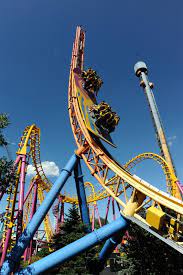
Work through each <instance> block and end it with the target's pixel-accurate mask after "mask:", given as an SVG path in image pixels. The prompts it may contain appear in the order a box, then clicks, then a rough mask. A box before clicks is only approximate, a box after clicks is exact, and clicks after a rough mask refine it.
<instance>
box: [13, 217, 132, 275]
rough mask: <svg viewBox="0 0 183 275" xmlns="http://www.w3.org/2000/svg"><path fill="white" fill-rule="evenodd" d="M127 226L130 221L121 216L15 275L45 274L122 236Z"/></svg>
mask: <svg viewBox="0 0 183 275" xmlns="http://www.w3.org/2000/svg"><path fill="white" fill-rule="evenodd" d="M127 226H128V221H127V220H126V219H125V218H123V217H122V216H121V217H120V218H118V219H117V220H115V221H113V222H112V223H110V224H107V225H104V226H103V227H101V228H99V229H98V230H94V231H93V232H92V233H89V234H88V235H86V236H84V237H82V238H81V239H79V240H77V241H75V242H73V243H70V244H68V245H67V246H65V247H63V248H61V249H59V250H58V251H56V252H53V253H51V254H50V255H48V256H46V257H44V258H42V259H41V260H39V261H37V262H34V263H32V264H31V265H29V266H28V267H27V268H25V269H23V270H21V271H19V272H17V273H15V275H36V274H40V273H42V272H45V271H47V270H49V269H51V268H54V267H55V266H57V265H60V264H63V263H64V262H66V261H68V260H70V259H72V258H73V257H75V256H77V255H78V254H80V253H82V252H84V251H86V250H87V249H89V248H91V247H93V246H95V245H97V244H98V243H100V242H102V241H104V240H106V239H108V238H110V237H111V236H113V235H114V234H115V235H116V234H120V235H121V230H125V229H126V227H127ZM47 274H49V273H47Z"/></svg>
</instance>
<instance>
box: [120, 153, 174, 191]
mask: <svg viewBox="0 0 183 275" xmlns="http://www.w3.org/2000/svg"><path fill="white" fill-rule="evenodd" d="M147 159H152V160H154V161H155V162H157V163H158V164H160V165H161V167H162V170H163V172H164V175H165V177H166V185H167V192H168V193H170V194H172V186H173V183H176V182H177V181H178V179H177V177H176V176H175V174H174V172H173V171H172V170H171V168H170V167H169V165H168V163H167V162H166V161H165V160H164V158H162V157H161V156H159V155H157V154H154V153H151V152H148V153H143V154H140V155H138V156H136V157H134V158H132V159H131V160H129V161H128V162H127V163H125V164H124V165H123V167H124V168H125V170H127V171H129V170H131V169H133V168H134V167H135V166H136V165H137V164H138V163H140V162H142V161H144V160H147Z"/></svg>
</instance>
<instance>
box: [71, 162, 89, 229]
mask: <svg viewBox="0 0 183 275" xmlns="http://www.w3.org/2000/svg"><path fill="white" fill-rule="evenodd" d="M74 177H75V182H76V190H77V195H78V201H79V208H80V213H81V218H82V221H83V223H84V225H85V226H86V229H87V232H91V225H90V217H89V211H88V205H87V201H86V192H85V187H84V181H83V174H82V169H81V162H80V160H79V161H78V163H77V165H76V166H75V168H74Z"/></svg>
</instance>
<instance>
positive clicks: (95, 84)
mask: <svg viewBox="0 0 183 275" xmlns="http://www.w3.org/2000/svg"><path fill="white" fill-rule="evenodd" d="M81 76H82V78H83V80H84V81H85V84H84V88H85V90H88V91H90V92H93V93H94V94H95V95H97V94H98V91H99V89H100V87H101V86H102V84H103V81H102V79H101V78H100V77H99V76H98V75H97V73H96V71H94V70H92V69H91V68H89V69H88V70H87V71H83V72H82V73H81Z"/></svg>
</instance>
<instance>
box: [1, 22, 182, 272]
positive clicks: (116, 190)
mask: <svg viewBox="0 0 183 275" xmlns="http://www.w3.org/2000/svg"><path fill="white" fill-rule="evenodd" d="M84 48H85V32H84V30H83V29H82V28H81V27H77V30H76V38H75V41H74V44H73V51H72V59H71V67H70V78H69V92H68V110H69V116H70V123H71V128H72V132H73V135H74V138H75V141H76V145H77V147H78V148H77V150H76V151H75V153H74V154H73V156H72V157H71V158H70V160H69V162H68V163H67V164H66V166H65V167H64V168H63V169H62V171H61V174H60V176H59V177H58V179H57V180H56V182H55V183H54V184H52V183H51V182H50V181H49V180H48V179H47V177H46V175H45V173H44V171H43V168H42V165H41V160H40V129H39V128H38V127H37V126H36V125H32V126H28V127H27V128H26V129H25V130H24V132H23V135H22V138H21V142H20V144H19V149H18V152H17V159H16V161H15V164H14V169H15V171H16V181H15V183H14V184H12V185H10V187H9V189H8V198H7V207H6V214H5V221H4V230H3V237H2V257H1V265H2V268H1V272H0V274H3V275H4V274H10V273H11V272H15V273H14V274H40V273H41V272H45V271H47V270H48V269H50V268H53V267H55V266H56V265H58V264H61V263H64V262H65V261H67V260H69V259H71V258H72V257H74V256H76V255H78V254H79V253H82V252H84V251H85V250H87V249H89V248H90V247H92V246H95V245H96V244H97V243H100V242H102V241H104V240H106V242H105V244H104V246H103V248H102V250H101V252H100V254H99V260H100V262H101V264H104V263H105V260H106V259H107V257H108V256H109V255H110V253H111V252H112V251H113V250H114V249H115V247H116V246H117V244H118V243H119V242H121V240H122V237H123V235H124V233H125V231H126V229H127V227H128V224H129V223H130V222H131V221H132V222H134V223H136V224H138V225H139V226H141V227H143V228H144V229H146V230H147V231H149V232H150V233H152V234H154V235H155V236H157V237H158V238H159V239H161V240H162V241H164V242H166V243H167V244H168V245H170V246H172V247H173V248H174V249H176V250H178V251H179V252H180V253H182V254H183V223H182V215H183V202H182V197H181V195H182V194H183V188H182V186H181V184H180V182H179V180H178V179H177V176H176V173H175V168H174V165H173V161H172V158H171V155H170V151H169V149H168V145H167V142H166V138H165V134H164V131H163V126H162V123H161V119H160V116H159V112H158V109H157V105H156V103H155V99H154V96H153V92H152V89H151V88H152V84H151V83H150V82H149V81H148V78H147V67H146V65H145V63H144V62H138V63H137V64H136V65H135V73H136V75H137V76H138V77H139V78H140V85H141V86H142V87H143V88H144V91H145V94H146V96H147V99H148V103H149V106H150V110H151V113H152V118H153V123H154V126H155V130H156V133H157V139H158V143H159V146H160V150H161V155H162V156H158V155H156V154H154V153H144V154H141V155H138V156H137V157H135V158H133V159H132V160H131V161H129V162H127V163H126V164H125V165H120V164H119V163H118V162H116V161H115V160H114V158H113V157H112V156H111V154H110V153H109V152H108V151H107V150H106V148H105V147H104V145H103V143H102V142H101V139H102V140H103V141H105V142H108V143H109V144H111V145H114V144H113V142H112V139H111V137H110V135H109V134H106V133H103V132H102V131H100V129H98V128H97V127H96V125H95V121H94V120H93V118H92V117H91V115H90V112H89V110H90V107H91V106H92V104H94V103H95V104H96V102H97V100H96V97H95V95H94V94H92V95H91V93H89V92H88V91H86V90H85V89H84V80H83V79H82V71H83V69H84V68H83V66H84ZM31 158H32V161H33V164H34V167H35V171H36V176H35V177H34V178H33V179H32V180H31V182H30V186H29V189H28V191H27V194H26V196H25V197H24V186H25V176H26V171H27V165H28V164H29V163H30V159H31ZM145 159H153V160H155V161H156V162H158V163H159V164H160V165H161V167H162V169H163V172H164V174H165V176H166V182H167V191H168V193H165V192H163V191H161V190H159V189H157V188H156V187H154V186H152V185H151V184H150V183H148V182H146V181H144V180H142V179H141V178H139V177H137V176H136V175H133V174H131V173H130V169H131V168H133V167H134V166H135V165H136V164H138V163H139V162H141V161H143V160H145ZM81 161H83V162H85V164H86V166H87V168H88V169H89V171H90V173H91V175H92V176H93V177H94V178H95V179H96V180H97V182H98V185H99V186H100V188H101V189H100V190H99V191H98V189H97V191H95V188H94V186H93V184H91V183H88V182H86V183H85V184H84V181H83V174H82V168H81ZM73 171H74V178H75V183H76V191H77V197H71V196H69V195H68V196H67V195H66V194H62V193H61V190H62V188H63V186H64V184H65V182H66V181H67V179H68V178H69V177H70V176H71V174H72V172H73ZM86 188H88V189H89V190H90V194H89V195H87V196H86V190H85V189H86ZM18 194H19V197H18ZM46 194H47V195H46ZM45 195H46V196H45ZM56 199H58V201H57V202H56V204H55V206H54V207H53V214H54V216H55V218H56V228H55V232H58V231H59V227H60V224H61V223H63V222H64V203H75V204H78V205H79V208H80V213H81V218H82V221H83V223H84V224H85V225H86V227H87V233H88V234H87V235H86V236H85V237H83V238H81V239H79V240H77V241H75V242H74V243H71V244H69V245H68V246H66V247H64V248H62V249H60V250H58V251H56V252H52V251H50V255H48V256H47V257H45V258H42V259H41V260H39V261H37V262H34V263H32V264H30V265H29V266H28V267H27V268H25V269H23V270H18V268H17V263H19V262H20V259H21V257H22V256H23V258H24V260H27V259H29V260H30V259H31V256H32V253H33V240H35V234H36V232H37V231H38V229H39V227H40V225H41V223H42V222H43V221H44V228H45V233H46V242H47V243H49V242H50V241H51V237H52V235H53V233H54V232H53V228H52V226H51V222H50V217H49V210H50V208H51V206H52V204H53V203H54V201H55V200H56ZM103 199H107V200H108V202H107V208H106V216H105V222H104V225H102V223H101V220H100V215H99V211H98V206H97V201H98V200H103ZM38 201H39V204H40V206H39V207H37V202H38ZM110 201H112V210H113V211H112V212H113V220H114V221H113V222H111V223H109V224H107V218H108V213H109V205H110ZM17 202H18V205H17ZM114 203H116V205H117V208H118V209H119V211H120V217H119V218H118V219H116V217H115V205H114ZM88 205H92V207H93V210H92V211H91V212H92V217H93V219H92V226H91V225H90V224H91V223H90V215H89V207H88ZM96 215H97V217H98V222H99V226H100V228H99V229H97V230H94V222H95V216H96ZM39 241H40V242H45V240H43V239H42V240H39Z"/></svg>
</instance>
